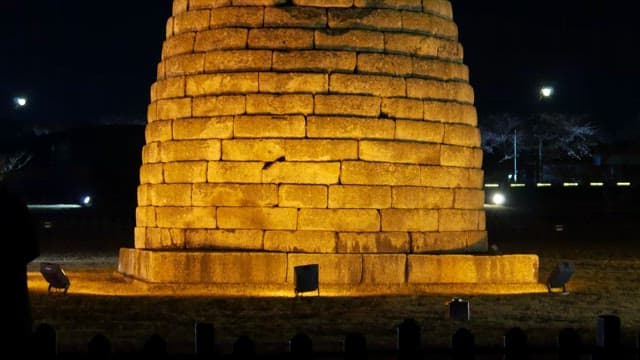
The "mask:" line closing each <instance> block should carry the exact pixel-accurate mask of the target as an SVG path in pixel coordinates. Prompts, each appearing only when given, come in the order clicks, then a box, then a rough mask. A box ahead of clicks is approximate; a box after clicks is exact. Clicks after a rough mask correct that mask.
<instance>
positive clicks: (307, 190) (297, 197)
mask: <svg viewBox="0 0 640 360" xmlns="http://www.w3.org/2000/svg"><path fill="white" fill-rule="evenodd" d="M278 206H280V207H292V208H326V207H327V187H326V186H325V185H280V186H279V189H278Z"/></svg>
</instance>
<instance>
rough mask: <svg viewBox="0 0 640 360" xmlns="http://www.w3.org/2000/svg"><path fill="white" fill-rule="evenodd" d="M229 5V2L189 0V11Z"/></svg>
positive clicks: (221, 0) (223, 0)
mask: <svg viewBox="0 0 640 360" xmlns="http://www.w3.org/2000/svg"><path fill="white" fill-rule="evenodd" d="M230 5H231V0H189V9H214V8H218V7H225V6H230Z"/></svg>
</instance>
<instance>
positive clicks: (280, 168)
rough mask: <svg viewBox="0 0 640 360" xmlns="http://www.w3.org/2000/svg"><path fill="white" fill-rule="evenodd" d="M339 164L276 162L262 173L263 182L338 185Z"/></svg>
mask: <svg viewBox="0 0 640 360" xmlns="http://www.w3.org/2000/svg"><path fill="white" fill-rule="evenodd" d="M339 176H340V163H339V162H319V163H318V162H275V163H272V164H271V166H269V167H267V168H266V169H264V170H263V172H262V181H263V182H265V183H273V184H336V183H338V178H339Z"/></svg>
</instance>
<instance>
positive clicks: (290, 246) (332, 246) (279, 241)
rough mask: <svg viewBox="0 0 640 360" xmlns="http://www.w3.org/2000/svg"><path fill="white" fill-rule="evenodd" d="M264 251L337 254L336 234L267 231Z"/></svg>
mask: <svg viewBox="0 0 640 360" xmlns="http://www.w3.org/2000/svg"><path fill="white" fill-rule="evenodd" d="M264 250H266V251H280V252H305V253H335V252H336V234H335V233H334V232H332V231H267V232H266V233H265V235H264Z"/></svg>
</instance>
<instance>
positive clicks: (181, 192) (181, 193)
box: [149, 184, 191, 206]
mask: <svg viewBox="0 0 640 360" xmlns="http://www.w3.org/2000/svg"><path fill="white" fill-rule="evenodd" d="M149 196H150V197H151V205H153V206H191V184H154V185H150V186H149Z"/></svg>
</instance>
